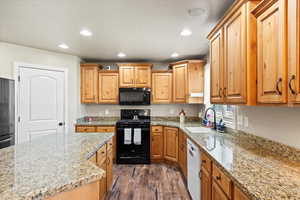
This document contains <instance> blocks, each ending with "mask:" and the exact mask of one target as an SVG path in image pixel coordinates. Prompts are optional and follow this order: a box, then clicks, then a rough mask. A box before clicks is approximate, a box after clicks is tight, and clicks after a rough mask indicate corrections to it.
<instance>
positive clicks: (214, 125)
mask: <svg viewBox="0 0 300 200" xmlns="http://www.w3.org/2000/svg"><path fill="white" fill-rule="evenodd" d="M209 110H212V111H213V113H214V122H213V129H215V130H217V119H216V110H215V109H214V108H213V107H210V108H207V109H206V111H205V114H204V119H205V120H207V112H208V111H209Z"/></svg>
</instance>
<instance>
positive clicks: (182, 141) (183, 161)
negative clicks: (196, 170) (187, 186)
mask: <svg viewBox="0 0 300 200" xmlns="http://www.w3.org/2000/svg"><path fill="white" fill-rule="evenodd" d="M178 143H179V145H178V164H179V166H180V168H181V171H182V173H183V175H184V177H185V178H186V177H187V156H186V154H187V152H186V136H185V133H183V132H182V131H179V140H178Z"/></svg>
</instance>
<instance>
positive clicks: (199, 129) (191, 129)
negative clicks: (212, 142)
mask: <svg viewBox="0 0 300 200" xmlns="http://www.w3.org/2000/svg"><path fill="white" fill-rule="evenodd" d="M185 129H186V130H188V131H189V132H191V133H209V132H212V130H211V128H205V127H186V128H185Z"/></svg>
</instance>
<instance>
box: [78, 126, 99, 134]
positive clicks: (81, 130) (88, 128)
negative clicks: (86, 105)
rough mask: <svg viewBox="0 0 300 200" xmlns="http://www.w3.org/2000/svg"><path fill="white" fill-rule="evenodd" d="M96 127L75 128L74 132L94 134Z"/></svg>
mask: <svg viewBox="0 0 300 200" xmlns="http://www.w3.org/2000/svg"><path fill="white" fill-rule="evenodd" d="M95 131H96V127H94V126H77V127H76V132H86V133H88V132H95Z"/></svg>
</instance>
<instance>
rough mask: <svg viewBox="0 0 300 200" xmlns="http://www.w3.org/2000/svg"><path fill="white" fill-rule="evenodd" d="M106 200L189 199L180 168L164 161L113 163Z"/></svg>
mask: <svg viewBox="0 0 300 200" xmlns="http://www.w3.org/2000/svg"><path fill="white" fill-rule="evenodd" d="M113 173H114V180H113V185H112V190H111V191H110V192H108V193H107V196H106V200H191V198H190V197H189V194H188V191H187V189H186V186H185V184H184V181H183V179H182V176H181V173H180V172H179V170H178V169H177V168H176V167H174V166H170V165H166V164H151V165H114V167H113Z"/></svg>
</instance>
